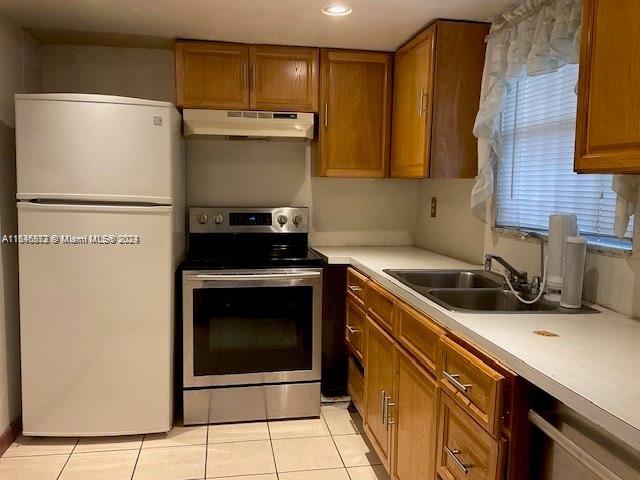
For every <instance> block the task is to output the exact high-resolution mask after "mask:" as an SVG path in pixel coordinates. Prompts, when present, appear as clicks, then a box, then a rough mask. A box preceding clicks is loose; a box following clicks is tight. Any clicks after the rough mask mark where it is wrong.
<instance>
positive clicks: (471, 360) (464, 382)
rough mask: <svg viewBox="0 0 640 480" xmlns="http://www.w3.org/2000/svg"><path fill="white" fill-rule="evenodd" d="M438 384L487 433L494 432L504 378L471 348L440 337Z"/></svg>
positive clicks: (497, 424) (497, 420) (496, 426)
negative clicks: (470, 349) (471, 350)
mask: <svg viewBox="0 0 640 480" xmlns="http://www.w3.org/2000/svg"><path fill="white" fill-rule="evenodd" d="M438 378H439V382H440V386H441V387H442V389H443V390H444V391H446V392H448V393H449V394H450V395H451V396H452V398H454V399H455V400H456V402H458V404H459V405H460V406H462V407H463V408H464V410H466V411H467V413H469V414H470V415H471V416H472V417H473V418H475V419H476V420H477V421H478V422H479V423H480V425H482V426H483V427H484V428H485V429H486V430H487V431H488V432H489V433H490V434H492V435H497V431H498V428H499V418H500V412H501V410H502V397H503V390H504V381H505V378H504V377H503V376H502V375H501V374H500V373H498V372H496V371H495V370H494V369H492V368H491V367H489V366H488V365H487V364H485V363H484V362H483V361H482V360H480V359H479V358H478V357H476V356H475V355H473V354H472V353H471V352H469V351H468V350H466V349H465V348H463V347H461V346H460V345H458V344H457V343H455V342H453V341H452V340H450V339H449V338H447V337H440V350H439V359H438Z"/></svg>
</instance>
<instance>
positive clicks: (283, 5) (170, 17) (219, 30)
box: [0, 0, 514, 50]
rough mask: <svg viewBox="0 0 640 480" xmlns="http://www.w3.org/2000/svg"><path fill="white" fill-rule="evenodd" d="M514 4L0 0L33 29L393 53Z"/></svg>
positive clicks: (503, 0)
mask: <svg viewBox="0 0 640 480" xmlns="http://www.w3.org/2000/svg"><path fill="white" fill-rule="evenodd" d="M339 2H342V3H345V4H347V5H349V6H350V7H351V8H352V9H353V13H352V14H351V15H349V16H346V17H328V16H326V15H323V14H322V13H321V9H322V7H324V6H326V5H329V4H332V3H339ZM513 3H514V2H513V0H336V2H334V1H332V0H0V13H2V14H5V15H7V16H8V17H10V18H12V19H13V20H14V21H15V22H16V23H18V24H19V25H21V26H23V27H26V28H28V29H33V31H34V32H38V31H43V29H45V31H46V29H51V30H55V31H57V32H60V31H75V32H103V33H114V34H133V35H139V36H152V37H161V38H195V39H206V40H224V41H234V42H245V43H272V44H282V45H309V46H320V47H338V48H354V49H369V50H395V49H396V48H397V47H398V46H399V45H401V44H402V43H404V41H406V40H407V39H408V38H409V37H410V36H411V35H413V34H414V33H415V32H417V31H418V30H420V29H421V28H422V27H423V26H424V25H426V24H427V23H429V22H430V21H432V20H433V19H436V18H450V19H465V20H482V21H486V20H489V19H490V18H492V17H493V16H495V15H498V14H500V13H502V12H503V11H505V10H506V9H507V8H508V7H509V6H510V5H511V4H513ZM36 36H37V34H36ZM54 38H58V39H60V37H59V36H54Z"/></svg>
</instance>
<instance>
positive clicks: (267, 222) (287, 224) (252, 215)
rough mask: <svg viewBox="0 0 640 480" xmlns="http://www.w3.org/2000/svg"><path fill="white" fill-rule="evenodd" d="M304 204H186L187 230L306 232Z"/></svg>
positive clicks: (215, 231)
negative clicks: (235, 206) (212, 205)
mask: <svg viewBox="0 0 640 480" xmlns="http://www.w3.org/2000/svg"><path fill="white" fill-rule="evenodd" d="M308 232H309V209H308V208H307V207H299V208H298V207H276V208H264V207H261V208H251V207H238V208H233V207H190V208H189V233H308Z"/></svg>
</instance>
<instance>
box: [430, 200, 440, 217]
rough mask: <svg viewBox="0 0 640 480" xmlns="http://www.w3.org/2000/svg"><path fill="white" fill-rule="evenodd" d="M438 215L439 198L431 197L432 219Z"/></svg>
mask: <svg viewBox="0 0 640 480" xmlns="http://www.w3.org/2000/svg"><path fill="white" fill-rule="evenodd" d="M437 213H438V197H431V218H436V214H437Z"/></svg>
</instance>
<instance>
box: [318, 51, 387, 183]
mask: <svg viewBox="0 0 640 480" xmlns="http://www.w3.org/2000/svg"><path fill="white" fill-rule="evenodd" d="M391 62H392V55H391V54H388V53H377V52H354V51H339V50H323V51H322V52H321V70H322V72H321V78H320V83H321V92H322V93H321V95H322V101H321V105H320V163H319V168H318V173H319V174H320V175H322V176H328V177H386V176H387V175H388V170H389V137H390V125H391V123H390V122H391V87H392V85H391V82H392V75H391V69H392V64H391Z"/></svg>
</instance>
